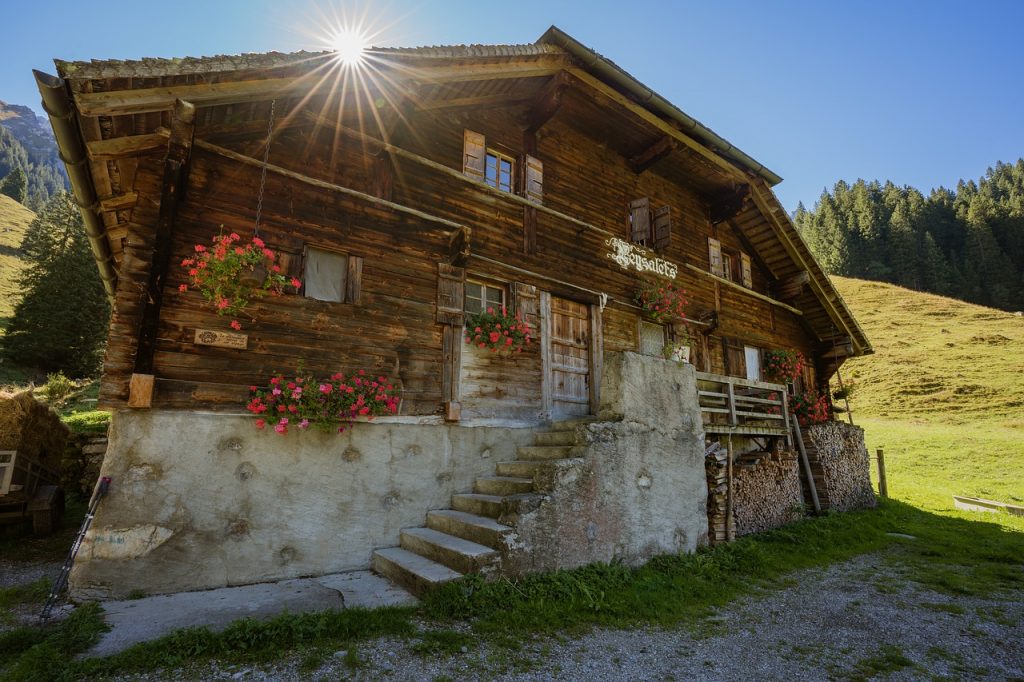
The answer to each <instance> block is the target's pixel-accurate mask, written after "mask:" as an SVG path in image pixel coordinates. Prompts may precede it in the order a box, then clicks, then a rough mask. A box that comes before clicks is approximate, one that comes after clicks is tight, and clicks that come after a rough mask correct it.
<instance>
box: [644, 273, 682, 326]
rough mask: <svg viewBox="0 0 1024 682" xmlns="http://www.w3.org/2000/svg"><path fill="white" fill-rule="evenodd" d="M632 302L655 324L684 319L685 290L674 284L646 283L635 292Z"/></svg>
mask: <svg viewBox="0 0 1024 682" xmlns="http://www.w3.org/2000/svg"><path fill="white" fill-rule="evenodd" d="M633 300H635V301H636V303H637V305H639V306H640V307H641V308H643V309H644V310H645V311H646V312H647V314H648V315H650V317H651V319H652V320H654V321H655V322H661V323H665V322H673V321H679V322H681V321H683V320H685V319H686V304H687V300H686V289H682V288H680V287H677V286H676V285H674V284H665V283H662V282H647V283H645V284H643V285H642V286H641V287H640V288H639V289H637V290H636V293H635V294H634V295H633Z"/></svg>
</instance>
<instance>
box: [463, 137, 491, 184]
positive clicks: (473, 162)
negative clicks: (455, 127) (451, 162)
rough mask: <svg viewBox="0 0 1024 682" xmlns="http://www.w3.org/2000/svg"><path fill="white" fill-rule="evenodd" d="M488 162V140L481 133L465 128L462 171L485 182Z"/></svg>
mask: <svg viewBox="0 0 1024 682" xmlns="http://www.w3.org/2000/svg"><path fill="white" fill-rule="evenodd" d="M486 163H487V140H486V139H485V138H484V136H483V135H481V134H480V133H474V132H473V131H472V130H465V131H464V132H463V134H462V172H463V173H465V174H466V176H467V177H470V178H472V179H474V180H479V181H480V182H483V181H484V168H485V164H486Z"/></svg>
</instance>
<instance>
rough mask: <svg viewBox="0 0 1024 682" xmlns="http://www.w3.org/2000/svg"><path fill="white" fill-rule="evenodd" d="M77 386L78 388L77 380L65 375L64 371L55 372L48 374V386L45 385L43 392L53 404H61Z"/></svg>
mask: <svg viewBox="0 0 1024 682" xmlns="http://www.w3.org/2000/svg"><path fill="white" fill-rule="evenodd" d="M75 388H77V387H76V385H75V382H73V381H72V380H71V379H68V378H67V377H66V376H64V372H55V373H54V374H48V375H47V376H46V386H44V387H43V392H44V393H45V394H46V400H47V401H48V402H49V403H50V404H51V405H55V406H60V405H63V404H64V401H65V400H67V397H68V396H69V395H71V392H72V391H74V390H75Z"/></svg>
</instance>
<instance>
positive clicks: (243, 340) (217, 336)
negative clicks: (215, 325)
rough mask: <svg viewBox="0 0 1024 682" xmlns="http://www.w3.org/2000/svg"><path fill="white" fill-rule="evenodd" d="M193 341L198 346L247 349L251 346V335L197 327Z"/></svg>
mask: <svg viewBox="0 0 1024 682" xmlns="http://www.w3.org/2000/svg"><path fill="white" fill-rule="evenodd" d="M193 343H195V344H196V345H197V346H216V347H218V348H237V349H238V350H245V349H246V348H248V346H249V335H248V334H233V333H231V332H222V331H217V330H215V329H197V330H196V336H195V339H194V340H193Z"/></svg>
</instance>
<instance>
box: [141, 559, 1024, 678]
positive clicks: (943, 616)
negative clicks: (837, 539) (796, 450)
mask: <svg viewBox="0 0 1024 682" xmlns="http://www.w3.org/2000/svg"><path fill="white" fill-rule="evenodd" d="M786 585H787V586H786V587H783V588H782V589H774V590H764V591H761V592H759V593H757V594H753V595H750V596H748V597H746V598H744V599H741V600H738V601H737V602H734V603H733V604H731V605H729V606H728V607H726V608H724V609H722V610H720V611H719V612H718V613H717V614H716V615H715V616H714V617H712V618H710V619H708V620H706V621H704V622H703V623H701V624H700V625H699V626H698V627H696V628H689V629H671V630H662V629H637V630H595V631H592V632H591V633H589V634H586V635H583V636H580V637H576V638H568V637H560V638H557V639H544V640H538V641H535V642H533V643H531V644H529V645H526V646H524V647H523V648H521V649H519V650H512V651H510V650H506V649H499V648H494V647H471V648H467V649H466V650H465V651H463V652H462V653H459V654H456V655H454V656H450V655H440V656H436V655H435V656H431V655H426V656H424V655H419V654H417V653H415V652H414V651H412V649H411V647H412V645H413V644H414V643H415V642H403V641H400V640H393V639H378V640H372V641H367V642H360V643H358V644H357V645H356V646H354V647H353V648H352V650H351V651H338V652H336V653H335V654H334V656H331V657H328V659H327V660H326V662H320V663H319V664H317V665H312V666H311V665H309V663H310V662H308V661H303V660H302V658H301V657H299V656H296V657H294V658H293V659H290V660H287V661H283V662H279V663H277V664H275V665H272V666H265V667H251V666H237V667H235V666H219V665H217V664H213V665H211V666H208V667H206V666H204V667H202V668H197V669H192V670H188V671H161V672H156V673H151V674H148V675H138V676H130V677H125V678H122V679H125V680H162V679H180V678H181V677H183V676H185V677H189V678H193V679H194V678H198V679H203V680H221V679H245V680H291V679H303V680H308V679H312V680H318V679H324V680H337V679H355V680H437V681H438V682H440V681H441V680H455V679H458V680H475V679H488V680H492V679H493V680H522V681H540V680H551V679H559V680H586V681H587V682H601V681H604V680H631V681H634V680H663V681H664V680H787V681H788V682H792V681H794V680H826V679H835V680H857V679H870V678H871V677H873V676H875V675H888V678H887V679H891V680H918V679H949V680H960V679H972V680H1024V601H1022V594H1021V593H1020V592H1018V593H1016V594H1015V595H1012V596H1005V597H1002V598H990V599H977V598H970V597H963V596H958V597H950V596H946V595H942V594H939V593H936V592H932V591H929V590H925V589H921V588H919V587H918V586H916V585H915V584H913V583H911V582H909V581H907V580H906V579H904V578H902V577H901V576H900V574H899V568H898V567H894V566H893V565H892V564H891V563H889V562H886V561H885V560H884V557H883V556H880V555H866V556H862V557H858V558H856V559H854V560H851V561H848V562H845V563H841V564H836V565H833V566H830V567H828V568H825V569H816V570H810V571H803V572H801V573H797V574H793V575H791V576H789V577H788V578H787V580H786ZM346 654H347V655H346ZM304 662H305V663H306V665H305V666H303V663H304ZM314 663H315V662H314Z"/></svg>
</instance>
